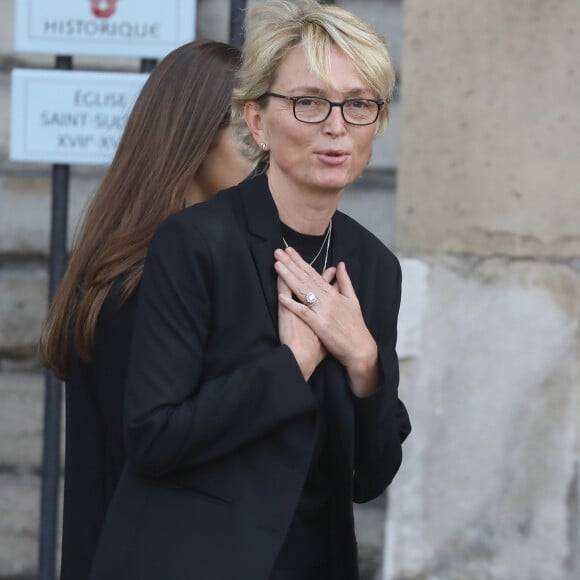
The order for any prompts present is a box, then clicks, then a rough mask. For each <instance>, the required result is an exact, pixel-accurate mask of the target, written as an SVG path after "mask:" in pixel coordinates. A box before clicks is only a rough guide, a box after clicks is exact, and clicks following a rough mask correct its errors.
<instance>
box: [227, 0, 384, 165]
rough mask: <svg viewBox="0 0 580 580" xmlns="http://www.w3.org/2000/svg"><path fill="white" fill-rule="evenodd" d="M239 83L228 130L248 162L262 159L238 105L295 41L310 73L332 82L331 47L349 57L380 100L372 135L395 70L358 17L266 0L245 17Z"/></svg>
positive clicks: (308, 1)
mask: <svg viewBox="0 0 580 580" xmlns="http://www.w3.org/2000/svg"><path fill="white" fill-rule="evenodd" d="M244 26H245V32H246V40H245V44H244V48H243V50H242V66H241V69H240V71H239V83H238V86H237V88H236V89H234V92H233V96H232V129H233V131H234V134H235V135H236V137H237V139H238V141H239V142H240V144H241V147H242V150H243V152H244V154H245V155H246V156H247V157H248V159H250V160H252V161H267V160H268V156H269V154H268V152H267V151H263V150H262V149H260V147H258V145H257V144H256V142H255V141H254V138H253V137H252V134H251V133H250V131H249V129H248V127H247V126H246V123H245V120H244V106H245V104H246V103H247V102H248V101H256V100H258V99H259V98H260V97H262V96H263V95H264V93H266V92H268V90H270V87H271V86H272V84H273V82H274V80H275V78H276V73H277V71H278V67H279V65H280V63H281V62H282V60H284V58H285V57H286V55H287V54H288V53H289V52H290V50H292V49H293V48H294V47H295V46H297V45H302V46H303V47H304V50H305V52H306V57H307V59H308V61H309V65H310V68H311V70H312V72H313V73H314V74H315V75H317V76H318V77H319V78H320V79H322V80H323V81H324V82H326V83H328V85H329V86H331V87H332V86H334V79H333V77H332V72H331V70H330V55H331V50H332V47H333V46H336V47H338V48H339V49H340V50H341V51H342V52H343V53H344V54H345V55H346V57H347V58H348V59H349V61H350V62H351V63H352V65H353V66H354V68H355V70H356V71H357V72H358V73H359V74H360V76H361V77H362V78H363V79H364V80H365V81H366V82H367V83H368V84H369V86H370V87H371V89H372V90H373V91H374V92H376V95H377V98H380V99H384V100H385V101H386V103H387V104H386V105H385V106H384V107H383V108H382V109H381V114H380V116H379V120H378V122H377V134H378V133H380V132H382V131H383V130H384V129H385V127H386V125H387V122H388V103H389V101H390V100H391V98H392V94H393V90H394V87H395V71H394V68H393V65H392V62H391V58H390V55H389V52H388V50H387V46H386V44H385V41H384V39H383V37H382V36H381V35H380V34H378V33H377V32H376V31H375V30H374V29H373V28H372V27H371V26H369V25H368V24H367V23H366V22H364V21H362V20H361V19H360V18H358V17H357V16H355V15H354V14H352V13H351V12H348V11H347V10H345V9H344V8H340V7H338V6H333V5H326V4H319V3H318V2H316V1H315V0H303V1H302V2H301V3H300V4H299V5H298V4H295V3H293V2H290V1H288V0H272V1H268V2H267V3H265V4H263V5H259V6H256V7H254V8H253V9H252V10H250V11H249V12H248V13H247V16H246V21H245V24H244Z"/></svg>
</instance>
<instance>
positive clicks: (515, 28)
mask: <svg viewBox="0 0 580 580" xmlns="http://www.w3.org/2000/svg"><path fill="white" fill-rule="evenodd" d="M404 23H405V24H404V40H403V56H402V61H403V79H402V103H403V106H402V119H401V125H402V127H403V130H402V131H403V134H402V135H401V140H400V153H399V154H400V164H399V174H398V185H399V187H398V194H399V199H398V223H397V227H398V245H399V247H400V248H401V249H402V251H404V252H406V253H410V254H413V253H417V252H433V253H437V252H471V253H474V254H483V255H496V254H509V255H515V256H536V257H539V256H545V257H552V256H559V257H577V256H578V255H579V254H580V233H579V229H578V223H580V202H579V199H580V198H579V196H580V107H579V106H578V103H580V60H579V59H578V56H577V55H578V54H580V10H579V6H578V2H577V0H546V1H543V2H538V1H536V0H517V1H510V2H506V1H505V0H488V1H486V2H464V1H463V0H429V1H426V0H406V1H405V2H404Z"/></svg>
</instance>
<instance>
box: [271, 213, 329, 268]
mask: <svg viewBox="0 0 580 580" xmlns="http://www.w3.org/2000/svg"><path fill="white" fill-rule="evenodd" d="M331 236H332V218H331V219H330V223H329V224H328V229H327V230H326V235H325V236H324V239H323V240H322V245H321V246H320V248H319V249H318V252H316V256H314V258H312V260H311V261H310V262H309V265H310V266H312V264H314V262H316V260H318V256H320V254H321V253H322V250H323V248H324V246H325V245H326V253H325V255H324V266H322V271H323V272H324V270H326V264H328V251H329V250H330V237H331ZM282 241H283V242H284V247H285V248H287V247H288V242H287V241H286V239H285V238H284V236H282Z"/></svg>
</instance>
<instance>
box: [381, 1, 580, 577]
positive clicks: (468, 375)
mask: <svg viewBox="0 0 580 580" xmlns="http://www.w3.org/2000/svg"><path fill="white" fill-rule="evenodd" d="M403 30H404V35H403V38H404V40H403V54H402V62H403V78H402V92H401V103H402V112H401V135H400V139H401V141H400V143H401V147H400V152H399V172H398V191H397V202H398V203H397V210H398V213H397V231H398V236H397V243H398V249H399V254H400V255H401V256H403V257H406V258H408V259H412V260H413V261H414V262H415V263H417V264H420V265H421V269H422V271H423V272H424V273H425V276H424V281H425V291H424V292H423V293H422V294H421V293H420V295H419V297H417V298H416V299H415V300H416V301H417V302H416V303H417V304H418V305H420V306H421V308H420V311H422V313H423V314H422V317H421V323H420V325H419V328H420V331H419V332H417V333H416V335H415V336H414V341H413V347H414V350H413V352H412V354H411V355H410V356H409V357H407V358H406V360H405V361H404V364H403V377H402V387H401V388H402V389H403V391H404V392H405V393H406V397H407V402H408V403H409V408H410V412H411V416H412V418H413V423H414V427H415V430H414V432H413V434H412V436H411V437H410V439H409V442H408V444H407V445H406V449H405V459H404V464H403V468H402V471H401V473H400V477H399V478H398V480H396V481H395V483H394V485H393V486H392V489H391V492H390V502H389V504H390V506H391V507H390V511H389V519H388V523H387V542H386V552H385V554H386V564H385V570H384V578H385V580H419V579H420V580H427V579H429V580H435V579H437V580H572V579H573V578H574V579H575V578H578V577H579V576H580V556H579V554H580V517H579V515H580V507H579V494H580V483H579V467H578V466H579V463H580V438H579V429H580V423H579V419H580V414H579V413H578V411H579V404H580V397H579V396H578V387H579V380H580V364H579V360H580V332H579V325H578V321H579V316H580V230H579V227H578V224H579V223H580V61H579V60H578V56H577V55H578V54H580V10H579V5H578V2H577V0H552V1H550V0H545V1H542V2H538V1H536V0H511V1H510V2H505V1H504V0H488V1H487V2H463V1H461V0H406V2H405V3H404V28H403ZM414 303H415V302H413V304H414ZM413 304H409V305H408V307H409V308H411V309H412V307H413Z"/></svg>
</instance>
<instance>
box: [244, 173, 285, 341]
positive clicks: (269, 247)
mask: <svg viewBox="0 0 580 580" xmlns="http://www.w3.org/2000/svg"><path fill="white" fill-rule="evenodd" d="M240 189H241V197H242V203H243V206H244V211H245V213H246V222H247V224H248V233H249V234H250V250H251V252H252V257H253V259H254V264H255V266H256V270H257V272H258V276H259V278H260V283H261V285H262V292H263V293H264V300H265V301H266V304H267V306H268V311H269V312H270V317H271V318H272V323H273V325H274V329H275V331H276V334H278V290H277V279H276V272H275V271H274V250H275V249H276V248H280V247H282V232H281V230H280V218H279V216H278V210H277V209H276V205H275V203H274V200H273V199H272V195H271V193H270V189H269V187H268V180H267V177H266V175H265V174H262V175H257V176H256V177H253V178H252V179H248V180H246V181H244V182H243V183H241V184H240Z"/></svg>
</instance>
